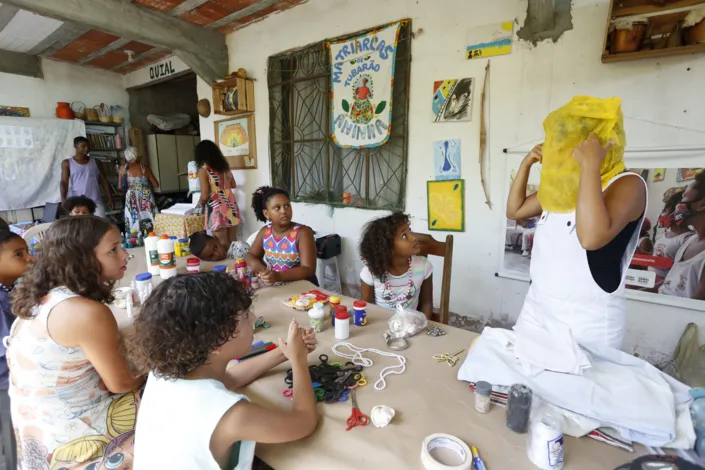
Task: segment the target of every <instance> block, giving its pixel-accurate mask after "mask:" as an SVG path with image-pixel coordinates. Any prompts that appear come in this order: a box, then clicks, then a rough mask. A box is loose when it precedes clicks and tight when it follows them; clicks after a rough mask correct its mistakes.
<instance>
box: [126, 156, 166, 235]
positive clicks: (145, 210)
mask: <svg viewBox="0 0 705 470" xmlns="http://www.w3.org/2000/svg"><path fill="white" fill-rule="evenodd" d="M123 177H126V180H127V187H124V186H123ZM158 187H159V182H158V181H157V179H156V178H155V177H154V174H152V170H150V169H149V168H146V167H145V166H144V165H143V164H142V156H141V155H139V154H138V153H137V149H136V148H135V147H130V148H128V149H127V150H126V151H125V165H123V166H122V167H121V168H120V174H119V176H118V189H119V190H121V191H122V190H126V193H125V230H126V231H128V232H129V231H130V230H137V231H138V232H144V231H147V232H151V231H152V230H154V216H155V215H156V214H157V203H156V202H155V200H154V193H153V192H152V188H158Z"/></svg>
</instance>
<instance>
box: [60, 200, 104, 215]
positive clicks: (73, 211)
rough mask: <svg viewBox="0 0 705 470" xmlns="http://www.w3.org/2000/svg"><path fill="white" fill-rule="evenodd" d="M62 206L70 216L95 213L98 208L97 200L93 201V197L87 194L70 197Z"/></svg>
mask: <svg viewBox="0 0 705 470" xmlns="http://www.w3.org/2000/svg"><path fill="white" fill-rule="evenodd" d="M62 206H63V208H64V210H65V211H66V212H67V213H68V215H70V216H74V215H93V214H95V210H96V205H95V202H93V199H91V198H89V197H86V196H73V197H70V198H68V199H66V200H65V201H64V203H63V204H62Z"/></svg>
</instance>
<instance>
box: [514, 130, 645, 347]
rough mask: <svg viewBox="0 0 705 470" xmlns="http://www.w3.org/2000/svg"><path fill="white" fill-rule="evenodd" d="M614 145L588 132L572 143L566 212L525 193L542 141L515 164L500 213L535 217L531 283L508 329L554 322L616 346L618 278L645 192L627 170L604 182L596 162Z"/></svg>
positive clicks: (622, 325)
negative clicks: (574, 182)
mask: <svg viewBox="0 0 705 470" xmlns="http://www.w3.org/2000/svg"><path fill="white" fill-rule="evenodd" d="M613 145H614V144H613V142H607V143H606V144H605V145H603V144H602V143H600V141H599V140H598V139H597V137H596V136H595V135H594V134H593V135H591V136H590V137H589V138H588V139H587V140H585V141H584V142H582V143H581V144H579V145H578V146H577V147H576V148H575V150H574V152H573V157H574V158H575V159H576V160H577V161H578V163H579V167H580V175H579V188H578V191H577V201H576V205H575V209H574V211H573V212H570V213H557V212H548V211H545V210H544V209H543V208H542V206H541V202H539V198H538V197H537V194H536V193H534V194H531V195H529V196H526V185H527V181H528V178H529V171H530V169H531V166H532V165H534V164H535V163H537V162H541V161H542V158H543V154H542V149H543V144H541V145H537V146H536V147H535V148H534V149H533V150H532V151H531V152H530V153H529V154H528V155H527V156H526V157H525V158H524V160H523V161H522V163H521V166H520V168H519V171H518V173H517V176H516V178H515V179H514V182H513V183H512V187H511V190H510V194H509V198H508V201H507V218H509V219H513V220H522V219H527V218H530V217H536V216H540V218H539V221H538V224H537V229H536V234H535V236H534V247H533V251H532V260H531V267H530V273H531V285H530V287H529V292H528V294H527V296H526V300H525V302H524V306H523V308H522V310H521V313H520V315H519V318H518V320H517V324H516V326H515V329H519V330H520V329H521V328H523V327H525V326H526V327H535V326H538V327H541V325H543V324H545V322H561V323H564V324H566V325H567V326H568V327H569V328H570V329H571V332H572V334H573V337H574V338H575V340H576V341H577V342H578V343H579V344H582V345H589V344H596V345H606V346H610V347H614V348H620V347H621V345H622V341H623V339H624V334H625V331H626V308H625V307H626V301H625V297H624V279H625V274H626V270H627V268H628V266H629V263H630V262H631V258H632V256H633V254H634V251H635V249H636V245H637V241H638V237H639V234H640V232H641V225H642V221H643V219H644V214H645V212H646V201H647V191H646V183H645V182H644V180H643V179H642V178H641V176H639V175H638V174H636V173H632V172H622V173H619V174H617V175H616V176H614V177H612V178H610V179H608V180H607V181H606V182H603V180H602V176H603V175H602V173H603V172H604V171H605V168H601V163H602V161H603V160H604V159H605V156H606V155H607V154H608V152H609V151H610V149H611V148H612V146H613ZM544 169H545V168H544ZM608 170H609V169H608Z"/></svg>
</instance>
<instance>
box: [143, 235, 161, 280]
mask: <svg viewBox="0 0 705 470" xmlns="http://www.w3.org/2000/svg"><path fill="white" fill-rule="evenodd" d="M158 241H159V238H157V235H156V234H155V233H154V232H151V233H150V234H149V236H148V237H147V238H145V239H144V251H145V254H146V255H147V270H148V271H149V274H151V275H152V276H156V275H157V274H159V252H158V250H157V242H158Z"/></svg>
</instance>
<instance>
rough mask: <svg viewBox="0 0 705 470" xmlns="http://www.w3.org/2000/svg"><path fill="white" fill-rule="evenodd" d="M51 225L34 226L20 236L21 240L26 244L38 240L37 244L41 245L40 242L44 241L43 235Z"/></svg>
mask: <svg viewBox="0 0 705 470" xmlns="http://www.w3.org/2000/svg"><path fill="white" fill-rule="evenodd" d="M51 224H52V222H49V223H48V224H39V225H35V226H34V227H32V228H30V229H29V230H27V231H26V232H25V233H24V234H22V238H24V240H25V241H26V242H28V243H31V241H32V239H33V238H34V239H37V240H39V243H42V241H44V233H45V232H46V231H47V230H48V229H49V227H51Z"/></svg>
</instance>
